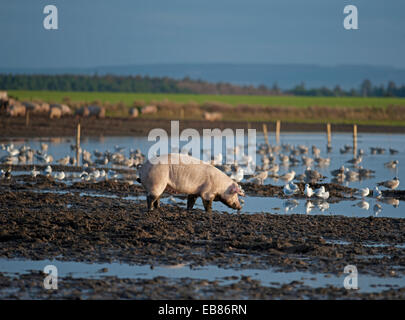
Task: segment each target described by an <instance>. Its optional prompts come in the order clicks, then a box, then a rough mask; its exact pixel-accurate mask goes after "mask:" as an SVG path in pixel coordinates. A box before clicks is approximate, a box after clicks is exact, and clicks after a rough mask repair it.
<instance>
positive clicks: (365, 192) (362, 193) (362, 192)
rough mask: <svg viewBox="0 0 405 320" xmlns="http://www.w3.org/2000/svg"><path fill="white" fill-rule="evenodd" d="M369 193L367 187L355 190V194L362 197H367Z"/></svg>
mask: <svg viewBox="0 0 405 320" xmlns="http://www.w3.org/2000/svg"><path fill="white" fill-rule="evenodd" d="M369 193H370V189H369V188H362V189H359V190H358V191H357V194H358V195H360V196H361V197H362V198H363V199H364V198H365V197H367V196H368V195H369Z"/></svg>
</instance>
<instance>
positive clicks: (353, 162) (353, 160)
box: [346, 156, 363, 165]
mask: <svg viewBox="0 0 405 320" xmlns="http://www.w3.org/2000/svg"><path fill="white" fill-rule="evenodd" d="M362 161H363V157H361V156H360V157H357V158H353V159H350V160H347V161H346V162H347V163H351V164H353V165H358V164H359V163H360V162H362Z"/></svg>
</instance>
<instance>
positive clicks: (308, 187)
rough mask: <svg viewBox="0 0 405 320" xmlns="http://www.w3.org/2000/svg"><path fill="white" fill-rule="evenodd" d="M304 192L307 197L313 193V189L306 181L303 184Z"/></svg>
mask: <svg viewBox="0 0 405 320" xmlns="http://www.w3.org/2000/svg"><path fill="white" fill-rule="evenodd" d="M304 194H305V196H306V197H307V198H311V197H312V196H313V195H314V190H312V188H311V187H310V186H309V184H308V183H307V184H306V185H305V190H304Z"/></svg>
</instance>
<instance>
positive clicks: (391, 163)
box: [384, 160, 399, 169]
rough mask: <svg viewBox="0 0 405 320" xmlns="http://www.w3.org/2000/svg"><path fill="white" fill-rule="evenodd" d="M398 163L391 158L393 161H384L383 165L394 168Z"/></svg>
mask: <svg viewBox="0 0 405 320" xmlns="http://www.w3.org/2000/svg"><path fill="white" fill-rule="evenodd" d="M398 163H399V161H398V160H393V161H389V162H386V163H384V166H385V167H386V168H390V169H395V168H396V167H397V164H398Z"/></svg>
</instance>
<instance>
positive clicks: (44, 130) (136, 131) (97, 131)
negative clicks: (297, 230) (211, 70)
mask: <svg viewBox="0 0 405 320" xmlns="http://www.w3.org/2000/svg"><path fill="white" fill-rule="evenodd" d="M79 120H80V122H81V128H82V136H106V135H108V136H145V135H147V134H148V133H149V131H150V130H151V129H153V128H162V129H165V130H166V131H167V132H170V120H169V119H147V118H139V119H129V118H104V119H98V118H82V119H79V118H77V117H64V118H61V119H52V120H50V119H49V118H47V117H41V116H35V115H31V116H30V120H29V124H28V126H27V125H26V119H25V117H15V118H11V117H5V116H0V137H2V138H4V139H5V138H15V137H33V136H35V137H66V136H75V134H76V126H77V123H78V122H79ZM172 120H179V119H172ZM266 124H267V125H268V128H269V130H273V129H274V130H275V123H273V124H272V123H268V122H266ZM262 125H263V123H262V122H251V123H250V124H248V123H247V122H246V121H216V122H210V121H206V120H181V121H180V130H183V129H185V128H194V129H197V130H198V131H199V132H200V133H202V130H203V129H213V128H219V129H225V128H230V129H248V127H250V128H252V129H256V130H258V131H261V130H262ZM332 130H333V132H352V130H353V126H352V125H350V124H333V125H332ZM282 131H283V132H325V123H284V122H283V123H282ZM358 132H372V133H405V127H403V126H385V125H381V126H379V125H358Z"/></svg>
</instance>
